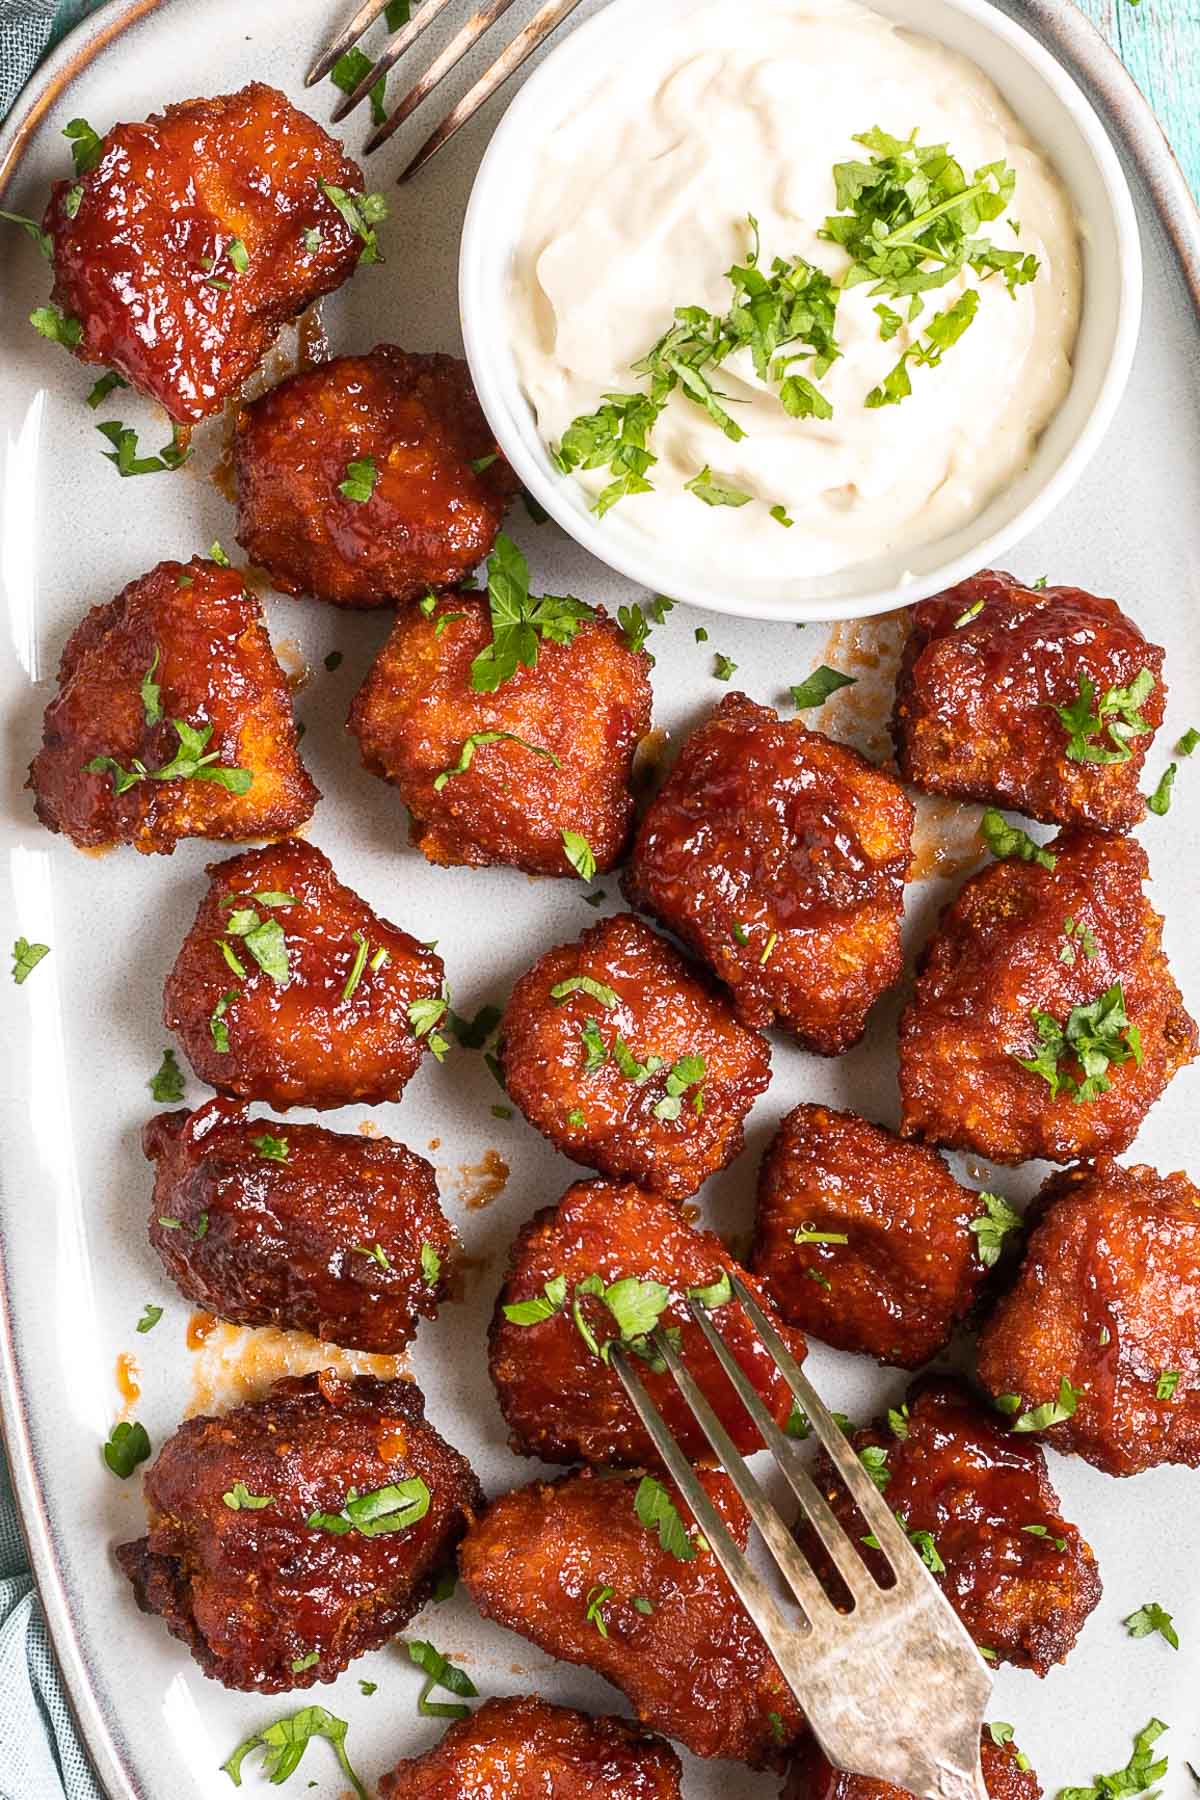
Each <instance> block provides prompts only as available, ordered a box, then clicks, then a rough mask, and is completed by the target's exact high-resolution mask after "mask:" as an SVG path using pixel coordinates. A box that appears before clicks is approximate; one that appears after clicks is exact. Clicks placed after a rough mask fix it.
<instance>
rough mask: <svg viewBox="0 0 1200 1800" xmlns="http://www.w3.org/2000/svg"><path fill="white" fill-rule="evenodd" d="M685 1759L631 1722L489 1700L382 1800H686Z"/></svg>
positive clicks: (394, 1779)
mask: <svg viewBox="0 0 1200 1800" xmlns="http://www.w3.org/2000/svg"><path fill="white" fill-rule="evenodd" d="M679 1772H680V1771H679V1758H678V1757H677V1756H676V1754H675V1752H674V1751H673V1750H672V1749H671V1748H670V1746H669V1745H668V1744H664V1742H663V1740H662V1739H661V1738H660V1737H655V1736H654V1735H653V1733H651V1732H649V1731H642V1730H641V1729H640V1728H639V1727H638V1726H636V1725H632V1724H630V1722H629V1720H628V1719H614V1718H609V1717H603V1718H598V1719H593V1718H589V1717H588V1715H587V1714H586V1713H581V1712H575V1711H573V1710H572V1708H571V1707H569V1706H548V1705H547V1703H546V1702H545V1701H544V1700H538V1699H534V1698H533V1697H532V1696H528V1697H526V1696H524V1695H522V1696H518V1697H514V1698H513V1699H511V1700H485V1701H484V1703H483V1705H482V1706H480V1707H477V1708H476V1710H475V1711H474V1712H473V1713H472V1714H471V1716H470V1718H469V1719H459V1720H458V1721H457V1723H456V1724H454V1725H451V1727H450V1729H449V1731H447V1733H446V1735H445V1737H444V1738H443V1739H442V1741H441V1743H440V1744H435V1745H434V1747H433V1749H432V1750H427V1751H426V1753H425V1755H424V1756H414V1757H411V1758H406V1759H405V1761H404V1762H402V1763H399V1764H398V1765H397V1766H396V1768H395V1769H393V1771H392V1773H391V1774H390V1775H385V1776H384V1777H383V1780H382V1781H381V1782H380V1784H379V1793H380V1800H550V1797H552V1800H596V1796H597V1795H600V1794H603V1795H605V1796H606V1800H680V1795H681V1789H680V1786H679Z"/></svg>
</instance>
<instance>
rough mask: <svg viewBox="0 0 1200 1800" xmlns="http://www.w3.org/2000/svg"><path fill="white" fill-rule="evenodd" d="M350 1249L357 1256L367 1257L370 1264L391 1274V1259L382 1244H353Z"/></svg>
mask: <svg viewBox="0 0 1200 1800" xmlns="http://www.w3.org/2000/svg"><path fill="white" fill-rule="evenodd" d="M350 1248H351V1250H353V1252H354V1254H355V1256H365V1257H366V1259H367V1261H368V1262H373V1263H375V1264H377V1265H378V1267H379V1268H381V1269H383V1270H384V1271H385V1272H386V1273H388V1274H390V1273H391V1268H392V1264H391V1259H390V1257H389V1256H388V1253H387V1251H386V1250H385V1249H384V1247H383V1245H382V1244H351V1246H350Z"/></svg>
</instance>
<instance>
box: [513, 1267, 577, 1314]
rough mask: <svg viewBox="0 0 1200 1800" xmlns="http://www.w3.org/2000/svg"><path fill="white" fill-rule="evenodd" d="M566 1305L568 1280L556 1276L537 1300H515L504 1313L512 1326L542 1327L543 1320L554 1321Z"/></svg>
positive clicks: (563, 1276) (562, 1276) (561, 1276)
mask: <svg viewBox="0 0 1200 1800" xmlns="http://www.w3.org/2000/svg"><path fill="white" fill-rule="evenodd" d="M566 1303H567V1278H566V1276H565V1275H555V1276H554V1277H553V1278H552V1279H551V1280H550V1281H548V1282H547V1283H546V1284H545V1286H544V1287H543V1289H542V1292H541V1294H540V1295H539V1296H537V1297H536V1298H535V1299H533V1300H514V1301H512V1302H511V1303H510V1304H509V1305H507V1306H505V1307H504V1308H503V1312H504V1316H505V1318H506V1319H507V1320H508V1322H509V1324H510V1325H540V1324H541V1322H542V1320H543V1319H552V1318H553V1317H554V1315H555V1313H559V1312H561V1311H562V1309H563V1307H564V1306H565V1305H566Z"/></svg>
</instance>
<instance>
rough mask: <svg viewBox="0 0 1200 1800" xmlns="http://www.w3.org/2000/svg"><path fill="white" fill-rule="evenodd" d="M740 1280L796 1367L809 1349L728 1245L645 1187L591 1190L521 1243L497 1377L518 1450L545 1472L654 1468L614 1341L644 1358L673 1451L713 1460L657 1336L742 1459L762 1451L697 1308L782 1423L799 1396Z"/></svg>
mask: <svg viewBox="0 0 1200 1800" xmlns="http://www.w3.org/2000/svg"><path fill="white" fill-rule="evenodd" d="M731 1274H736V1275H739V1276H741V1277H742V1279H743V1280H744V1281H745V1282H746V1283H747V1286H748V1287H750V1288H751V1290H752V1291H753V1293H754V1296H755V1298H756V1299H757V1300H758V1302H759V1304H760V1305H761V1306H762V1307H763V1308H764V1309H765V1310H766V1312H767V1313H768V1314H769V1315H770V1316H771V1318H772V1321H773V1322H774V1323H775V1324H776V1326H777V1327H778V1329H779V1331H780V1334H781V1336H782V1337H783V1339H784V1341H785V1343H786V1344H787V1346H788V1348H789V1350H790V1351H791V1353H792V1355H793V1356H794V1357H795V1358H796V1360H797V1362H799V1361H800V1360H801V1359H802V1358H803V1356H804V1352H805V1343H804V1339H803V1337H802V1336H801V1335H800V1333H799V1332H797V1331H790V1330H789V1329H788V1328H787V1327H786V1326H785V1325H783V1324H782V1323H781V1322H780V1321H779V1319H778V1318H777V1317H776V1315H775V1313H774V1309H773V1307H772V1306H771V1303H770V1301H769V1300H768V1299H767V1298H766V1296H765V1295H764V1294H763V1292H762V1290H761V1288H760V1287H759V1285H758V1283H757V1282H756V1281H755V1280H754V1279H753V1277H749V1276H746V1275H745V1273H744V1272H743V1271H742V1270H741V1269H739V1268H738V1266H737V1264H736V1263H735V1262H734V1260H733V1258H732V1257H731V1256H730V1254H729V1252H728V1251H727V1250H726V1249H725V1246H724V1245H723V1244H722V1242H721V1240H720V1238H718V1237H717V1236H716V1235H715V1233H713V1232H711V1231H694V1230H693V1229H692V1227H691V1226H690V1225H687V1224H685V1223H684V1221H683V1219H682V1218H681V1216H680V1213H679V1210H678V1208H677V1207H674V1206H672V1205H671V1204H670V1202H669V1201H666V1200H658V1199H655V1198H654V1197H653V1196H652V1195H650V1194H644V1193H641V1192H640V1191H639V1190H638V1189H637V1188H635V1187H629V1186H626V1187H618V1186H616V1185H615V1184H614V1183H612V1182H609V1181H581V1182H579V1183H578V1184H577V1185H576V1186H575V1187H573V1188H569V1189H568V1190H567V1193H566V1195H565V1196H564V1198H563V1199H562V1200H561V1201H560V1202H559V1204H558V1206H557V1207H546V1208H545V1209H544V1210H543V1211H542V1212H540V1213H536V1214H535V1215H534V1217H533V1218H532V1219H531V1220H530V1221H529V1223H528V1225H526V1226H525V1228H524V1230H523V1231H522V1232H521V1234H520V1236H519V1237H518V1238H517V1241H516V1243H515V1244H514V1245H513V1249H512V1256H511V1259H510V1263H509V1270H508V1279H507V1280H506V1282H505V1284H504V1287H503V1288H502V1290H501V1292H500V1297H499V1299H498V1300H497V1302H496V1312H495V1316H494V1318H493V1320H492V1328H491V1334H490V1338H489V1355H488V1365H489V1367H490V1369H491V1375H492V1380H493V1382H494V1383H495V1387H496V1392H497V1394H498V1395H499V1398H500V1408H501V1411H502V1412H503V1414H504V1417H505V1418H506V1419H507V1421H508V1424H509V1427H510V1429H511V1432H512V1436H511V1439H510V1442H511V1444H512V1447H513V1449H514V1450H516V1451H518V1452H519V1453H520V1454H522V1455H526V1456H540V1457H541V1458H542V1460H543V1462H579V1461H583V1462H590V1463H623V1464H626V1465H633V1466H637V1465H639V1464H653V1463H655V1462H657V1460H658V1457H657V1452H656V1451H655V1449H654V1445H653V1444H652V1442H651V1440H650V1437H649V1434H648V1433H647V1431H646V1429H645V1427H644V1425H643V1424H642V1423H641V1421H640V1420H639V1418H638V1416H637V1414H636V1413H635V1412H634V1410H633V1407H632V1406H631V1405H630V1402H629V1400H628V1398H627V1397H626V1394H625V1390H624V1388H623V1387H622V1386H621V1383H620V1381H619V1380H618V1378H617V1375H616V1373H615V1371H614V1370H613V1369H612V1367H611V1366H610V1364H609V1362H608V1360H607V1352H608V1351H609V1350H610V1348H611V1346H612V1345H613V1344H614V1343H617V1342H620V1343H624V1344H626V1345H628V1346H629V1347H630V1348H631V1350H632V1352H633V1353H634V1354H635V1355H636V1356H637V1357H638V1358H639V1361H638V1374H639V1376H640V1377H641V1379H642V1381H643V1383H644V1384H645V1387H646V1389H647V1391H648V1393H649V1394H650V1397H651V1399H652V1400H653V1402H654V1404H655V1405H656V1406H657V1408H658V1410H659V1411H660V1412H661V1413H662V1415H663V1417H664V1418H665V1419H666V1421H667V1424H668V1426H669V1428H670V1430H671V1432H672V1434H673V1436H674V1438H675V1441H676V1442H677V1443H678V1444H680V1445H681V1446H682V1448H683V1452H684V1455H685V1456H687V1457H689V1458H690V1459H691V1460H692V1461H694V1462H695V1461H708V1460H711V1458H712V1454H713V1453H712V1450H711V1449H710V1447H709V1443H708V1439H707V1438H706V1437H705V1436H704V1434H703V1432H702V1431H701V1430H700V1427H699V1426H698V1425H697V1424H696V1423H695V1421H694V1420H693V1418H692V1415H691V1413H690V1412H689V1411H688V1410H687V1408H686V1407H685V1405H684V1403H683V1400H682V1398H681V1397H680V1393H679V1390H678V1388H677V1387H676V1386H675V1383H674V1381H673V1380H672V1378H671V1376H670V1374H669V1373H668V1372H667V1368H666V1364H665V1363H664V1362H663V1361H662V1359H661V1356H660V1355H659V1354H658V1352H657V1350H656V1349H655V1346H654V1344H653V1342H652V1340H651V1337H650V1333H652V1332H653V1331H655V1330H662V1331H665V1332H666V1333H667V1334H668V1335H669V1337H670V1339H671V1340H672V1342H674V1343H675V1345H676V1346H677V1348H678V1350H679V1353H680V1355H681V1356H682V1357H683V1359H684V1361H685V1362H686V1364H687V1367H688V1372H689V1373H690V1374H691V1376H692V1378H693V1380H694V1381H696V1382H697V1383H698V1384H699V1386H700V1388H701V1390H702V1391H703V1393H704V1396H705V1398H706V1399H707V1401H708V1403H709V1405H710V1406H711V1407H712V1409H713V1411H714V1412H715V1413H716V1414H717V1417H718V1418H719V1419H720V1421H721V1423H722V1424H723V1425H724V1427H725V1429H726V1431H728V1433H729V1435H730V1437H731V1438H732V1439H733V1441H734V1443H735V1444H736V1445H737V1447H738V1449H739V1450H741V1451H743V1452H744V1453H745V1454H747V1455H749V1454H750V1452H752V1451H754V1450H757V1449H759V1448H760V1447H761V1442H762V1440H761V1439H760V1437H759V1435H758V1432H757V1431H756V1430H755V1428H754V1426H753V1425H752V1423H751V1421H750V1419H749V1417H748V1415H747V1413H746V1410H745V1408H744V1407H743V1405H742V1403H741V1401H740V1400H739V1399H738V1398H737V1395H736V1394H735V1392H734V1390H733V1388H732V1386H731V1385H730V1383H729V1379H728V1377H727V1376H726V1375H725V1374H724V1372H723V1370H722V1369H721V1367H720V1364H719V1363H718V1362H717V1359H716V1357H715V1356H714V1355H713V1352H712V1351H711V1350H710V1349H709V1347H708V1345H707V1343H706V1342H705V1339H704V1336H703V1334H702V1332H701V1330H700V1328H699V1326H698V1325H697V1324H696V1323H695V1321H694V1320H693V1318H692V1316H691V1313H690V1312H689V1311H688V1308H687V1296H688V1295H689V1294H700V1295H702V1296H703V1297H704V1298H705V1299H706V1301H707V1303H708V1305H709V1306H710V1308H711V1309H712V1316H713V1323H714V1324H715V1325H716V1328H717V1330H718V1331H719V1332H720V1334H721V1336H722V1338H723V1339H724V1340H725V1343H726V1345H727V1346H728V1348H729V1349H730V1350H731V1351H732V1353H733V1355H734V1357H735V1359H736V1360H737V1362H738V1363H739V1365H740V1366H741V1368H742V1369H743V1370H744V1372H745V1374H746V1376H747V1378H748V1380H749V1381H750V1383H751V1384H752V1386H753V1387H755V1388H756V1389H757V1390H758V1392H759V1394H760V1395H761V1396H762V1399H763V1401H764V1403H765V1405H766V1407H767V1409H768V1411H769V1412H770V1413H771V1415H772V1417H773V1418H774V1419H775V1420H776V1422H777V1423H778V1424H779V1425H784V1424H786V1423H787V1420H788V1418H789V1416H790V1414H791V1410H792V1396H791V1390H790V1389H789V1388H788V1386H787V1384H786V1383H785V1382H784V1379H783V1377H782V1376H781V1375H780V1374H779V1372H778V1370H777V1369H776V1367H775V1364H774V1362H773V1361H772V1360H771V1358H770V1357H769V1356H768V1354H767V1352H766V1349H765V1348H764V1346H763V1343H762V1340H761V1339H760V1338H759V1337H758V1335H757V1334H756V1332H755V1331H754V1330H753V1329H752V1327H751V1326H750V1324H749V1321H748V1320H747V1318H746V1316H745V1314H744V1313H743V1311H742V1308H741V1304H740V1303H739V1302H738V1301H737V1300H736V1299H734V1298H733V1295H732V1292H731V1289H730V1286H729V1278H730V1276H731Z"/></svg>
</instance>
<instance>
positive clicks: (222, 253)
mask: <svg viewBox="0 0 1200 1800" xmlns="http://www.w3.org/2000/svg"><path fill="white" fill-rule="evenodd" d="M323 184H328V187H330V188H333V189H335V190H337V191H338V192H339V193H341V194H344V195H345V196H347V197H348V204H349V205H350V206H354V205H355V204H356V202H357V201H358V200H359V199H361V195H362V187H363V179H362V175H361V173H360V172H359V169H358V165H357V164H356V163H353V162H351V161H350V159H349V157H347V156H345V155H344V154H343V152H342V148H341V145H340V144H338V143H337V142H336V141H335V140H334V139H333V138H331V137H330V135H329V133H328V132H327V131H323V130H322V129H321V127H320V126H319V125H318V124H317V123H316V121H315V120H313V119H310V118H309V117H308V116H307V115H306V114H305V113H302V112H298V111H297V110H296V108H295V107H294V106H293V105H292V103H291V101H290V100H289V99H288V98H287V96H286V95H285V94H281V93H280V92H279V90H278V89H277V88H272V87H265V86H264V85H263V84H262V83H261V82H258V81H255V82H251V83H250V84H249V86H248V87H244V88H241V89H240V90H239V91H238V92H237V93H236V94H221V95H218V96H217V97H216V98H214V99H211V100H184V101H182V102H180V103H179V104H178V105H175V106H168V107H167V108H166V109H165V110H164V111H163V112H161V113H151V115H150V117H149V118H148V119H146V120H144V121H143V122H142V123H141V124H120V125H113V126H112V127H111V128H110V129H109V130H108V131H107V132H106V133H105V136H104V140H103V143H102V145H101V146H100V150H99V154H98V156H97V159H96V161H95V164H94V165H93V167H92V168H91V169H89V170H88V172H87V173H86V174H84V175H82V176H78V175H77V176H75V177H74V178H72V179H70V180H67V181H60V182H57V183H56V184H55V187H54V191H53V193H52V195H51V198H50V204H49V206H48V208H47V210H46V217H45V221H44V223H45V229H46V231H47V232H48V233H49V235H50V238H51V241H52V243H53V246H54V291H53V295H52V298H53V300H54V302H55V304H56V305H57V306H58V307H60V308H61V310H62V311H63V313H65V314H66V315H67V317H68V318H71V319H75V320H77V321H78V323H79V327H80V338H79V343H78V345H77V346H76V347H75V355H76V356H78V357H79V358H80V360H81V361H82V362H87V363H104V364H107V366H108V367H109V368H111V369H115V370H116V371H117V372H118V373H119V374H121V375H123V376H124V378H125V380H126V381H127V382H129V383H130V384H131V386H133V387H135V388H138V389H139V390H140V391H141V392H142V393H143V394H148V395H149V397H150V398H151V399H152V400H157V401H158V403H159V404H160V406H164V407H165V408H166V410H167V412H168V413H169V414H170V416H171V418H172V419H175V420H178V421H179V422H180V423H181V424H189V423H191V422H193V421H195V420H197V419H206V418H208V417H209V416H210V414H212V413H215V412H218V411H219V410H220V408H221V407H222V405H223V404H224V402H225V401H226V400H227V399H228V398H229V396H230V395H231V394H236V393H237V391H238V389H239V388H240V387H241V385H242V383H243V381H244V380H245V379H246V377H247V375H249V373H250V371H251V370H252V369H253V368H254V366H255V364H256V363H257V362H258V361H259V360H260V358H261V357H262V356H263V354H264V353H265V352H266V351H267V350H268V349H269V348H270V346H271V344H272V343H273V342H274V340H275V338H276V336H277V335H278V332H279V329H280V327H281V326H282V325H284V324H286V323H287V321H288V320H289V319H292V318H294V317H295V316H296V314H297V313H301V312H303V311H304V308H305V307H306V306H309V305H311V303H312V302H313V301H314V300H317V299H319V298H320V296H321V295H322V294H328V293H332V291H333V289H334V288H337V287H340V286H341V285H342V283H343V281H345V280H347V279H348V277H349V276H350V275H352V274H353V272H354V269H355V267H356V265H357V263H358V260H359V257H360V254H361V253H362V252H363V251H364V249H366V247H367V246H366V244H365V241H364V238H363V237H362V236H361V235H360V234H359V233H358V232H357V231H356V230H354V229H353V228H352V227H351V225H350V224H348V223H347V221H346V219H345V218H343V216H342V214H341V212H339V210H338V207H337V206H336V205H335V204H334V201H333V199H331V198H330V196H329V193H328V192H327V191H326V187H325V186H324V185H323Z"/></svg>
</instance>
